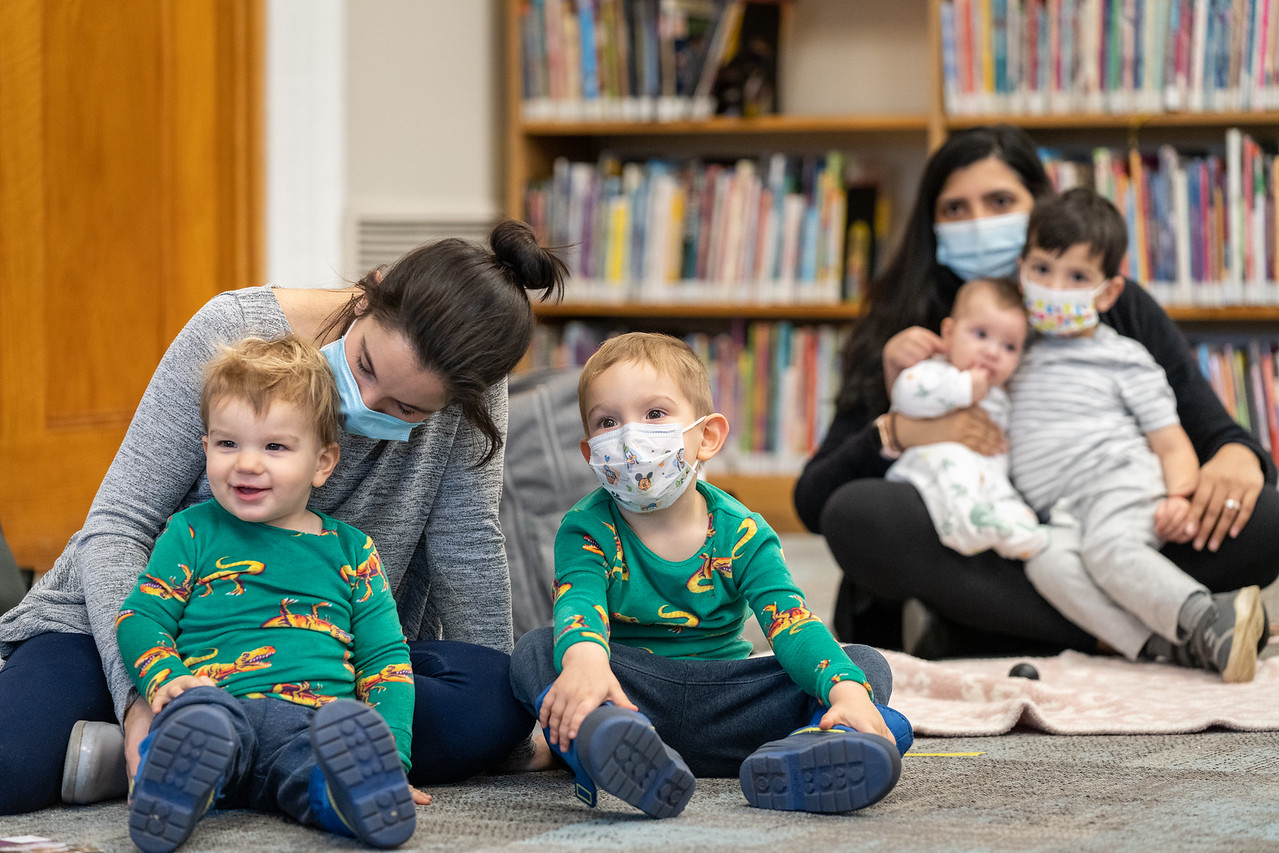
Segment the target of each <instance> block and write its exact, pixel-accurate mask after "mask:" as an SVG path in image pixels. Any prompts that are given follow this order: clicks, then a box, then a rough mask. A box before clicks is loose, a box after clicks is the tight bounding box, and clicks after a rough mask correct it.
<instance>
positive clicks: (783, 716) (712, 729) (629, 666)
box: [511, 628, 893, 777]
mask: <svg viewBox="0 0 1279 853" xmlns="http://www.w3.org/2000/svg"><path fill="white" fill-rule="evenodd" d="M553 639H554V637H553V634H552V633H551V629H550V628H538V629H536V630H534V631H530V632H529V633H527V634H525V635H524V636H523V637H520V640H519V642H518V643H516V644H515V651H514V652H513V653H512V655H511V687H512V689H513V690H514V691H515V698H516V699H518V700H519V701H520V702H521V703H522V704H523V705H524V707H525V708H527V709H528V711H529V713H531V714H532V715H533V716H534V717H536V716H537V713H538V710H539V709H538V708H537V706H536V705H535V704H534V703H535V702H536V701H537V698H538V696H540V695H541V693H542V691H543V690H545V689H546V688H547V687H549V686H550V685H551V682H553V681H555V679H556V678H557V677H558V676H559V673H558V672H556V670H555V654H554V648H553ZM844 651H845V652H847V653H848V657H849V658H850V659H851V660H852V662H853V663H855V664H857V666H858V667H860V668H861V670H862V672H864V673H865V674H866V679H867V681H868V682H869V683H870V686H871V689H872V690H874V691H875V701H876V702H878V703H880V704H882V705H887V704H888V699H889V697H890V695H891V694H892V691H893V674H892V671H891V670H890V669H889V667H888V661H886V660H884V656H883V655H881V654H880V653H879V652H878V651H876V650H875V649H873V648H871V647H870V646H859V645H847V646H844ZM611 655H612V658H611V661H610V663H611V666H612V669H613V674H614V675H616V676H617V680H618V682H620V683H621V685H622V689H623V690H624V691H626V695H627V697H629V698H630V700H631V701H632V702H634V703H635V704H636V705H638V706H639V709H640V712H641V713H642V714H644V716H646V717H648V719H649V721H650V722H651V723H652V724H653V728H655V729H656V730H657V733H658V734H659V735H661V738H662V740H663V741H664V742H665V743H666V745H667V746H669V747H670V748H671V749H673V750H675V751H676V752H678V753H679V754H680V757H681V758H683V759H684V762H685V763H686V764H688V767H689V769H690V770H692V771H693V774H694V775H695V776H719V777H724V776H727V777H735V776H737V772H738V770H739V769H740V768H741V764H742V762H743V761H744V760H745V759H746V756H748V755H750V754H751V753H752V752H754V751H755V750H756V749H758V748H759V747H761V746H763V745H764V744H765V743H767V742H768V741H770V740H777V739H779V738H783V737H786V735H788V734H790V733H791V732H793V731H794V730H795V729H797V728H800V727H801V726H806V725H808V723H809V721H810V720H812V718H813V714H814V713H815V712H816V711H817V709H818V708H821V707H822V704H821V703H820V702H818V701H817V699H816V698H815V697H813V696H810V695H808V694H807V693H805V692H804V691H803V690H802V689H801V688H800V687H799V685H797V684H796V683H795V682H794V681H793V680H792V679H791V677H790V676H789V675H787V674H786V670H784V669H782V667H781V664H779V663H778V662H777V658H775V657H773V656H771V655H767V656H762V657H752V658H745V659H743V660H700V659H693V658H668V657H662V656H661V655H655V654H653V653H651V652H646V651H641V650H639V649H634V648H631V647H630V646H624V645H621V644H620V643H614V644H613V646H612V649H611Z"/></svg>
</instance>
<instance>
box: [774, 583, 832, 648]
mask: <svg viewBox="0 0 1279 853" xmlns="http://www.w3.org/2000/svg"><path fill="white" fill-rule="evenodd" d="M792 598H794V599H796V600H797V601H798V602H799V606H798V607H789V608H787V609H786V610H778V609H777V605H776V604H765V605H764V607H763V610H764V612H765V613H769V614H772V620H771V621H770V622H769V623H768V629H767V630H766V631H764V635H765V636H766V637H767V638H768V642H769V644H770V645H771V644H772V642H773V638H774V637H776V636H777V635H778V634H781V633H782V632H783V631H788V632H790V633H792V634H794V633H795V632H796V631H798V630H799V629H800V628H802V627H804V626H805V625H807V624H808V623H810V622H820V621H821V620H820V619H818V618H817V617H816V616H814V615H813V612H812V611H811V610H809V609H808V607H806V606H805V605H804V599H802V598H800V597H799V596H797V595H796V596H792Z"/></svg>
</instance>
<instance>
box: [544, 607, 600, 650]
mask: <svg viewBox="0 0 1279 853" xmlns="http://www.w3.org/2000/svg"><path fill="white" fill-rule="evenodd" d="M584 628H586V617H585V616H583V615H582V614H580V613H578V614H575V615H574V616H573V618H572V619H570V620H569V622H568V624H567V625H565V626H564V628H563V630H561V631H560V632H559V633H558V634H556V635H555V639H556V640H557V641H558V640H559V638H560V637H563V636H564V635H565V634H567V633H568V632H569V631H581V637H582V638H583V639H589V640H599V641H600V642H601V643H603V644H604V647H605V648H608V637H604V636H601V635H600V634H598V633H596V632H595V631H586V630H583V629H584Z"/></svg>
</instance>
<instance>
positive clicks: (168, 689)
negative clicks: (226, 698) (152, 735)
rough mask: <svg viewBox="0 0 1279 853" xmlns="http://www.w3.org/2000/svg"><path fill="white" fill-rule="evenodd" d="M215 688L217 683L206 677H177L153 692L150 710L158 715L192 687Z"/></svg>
mask: <svg viewBox="0 0 1279 853" xmlns="http://www.w3.org/2000/svg"><path fill="white" fill-rule="evenodd" d="M217 686H218V683H217V682H216V681H214V680H213V679H212V678H209V677H208V676H207V675H201V676H198V677H197V676H194V675H179V676H178V677H177V678H175V679H173V680H172V681H170V682H167V683H166V684H165V685H164V686H163V687H161V688H160V689H159V690H157V691H156V692H155V696H154V697H153V698H152V699H151V710H152V711H154V712H155V713H157V714H158V713H160V712H161V711H163V710H164V706H165V705H168V704H169V703H170V702H172V701H173V700H174V699H176V698H178V697H179V696H181V695H182V694H183V693H186V692H187V691H188V690H190V689H191V688H192V687H217Z"/></svg>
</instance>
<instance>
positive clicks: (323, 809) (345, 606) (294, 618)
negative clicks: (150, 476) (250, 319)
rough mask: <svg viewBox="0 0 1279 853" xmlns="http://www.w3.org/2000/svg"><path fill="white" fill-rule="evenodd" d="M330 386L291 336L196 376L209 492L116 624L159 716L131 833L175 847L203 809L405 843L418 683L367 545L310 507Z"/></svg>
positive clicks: (332, 408)
mask: <svg viewBox="0 0 1279 853" xmlns="http://www.w3.org/2000/svg"><path fill="white" fill-rule="evenodd" d="M339 411H340V404H339V400H338V391H337V385H336V383H335V380H334V378H333V374H332V372H331V370H330V369H329V366H328V363H327V362H326V360H325V358H324V356H323V354H321V353H320V351H319V350H318V349H316V348H315V347H314V346H313V345H312V344H310V343H308V342H307V341H305V340H303V339H301V338H298V337H296V336H293V335H289V336H286V337H284V338H280V339H278V340H274V341H264V340H261V339H258V338H246V339H244V340H242V341H240V342H238V343H236V344H235V345H233V346H229V347H225V348H224V349H223V350H222V351H221V352H220V353H219V354H218V355H216V356H215V357H214V358H213V359H212V360H211V361H210V362H209V363H208V364H207V365H206V367H205V373H204V384H203V390H202V395H201V401H200V415H201V419H202V421H203V425H204V430H205V436H204V439H203V442H204V450H205V460H206V465H205V471H206V474H207V476H208V484H209V487H210V489H211V491H212V493H213V499H212V500H209V501H206V502H204V503H201V504H196V505H195V506H192V507H190V508H188V509H186V510H183V511H182V512H179V513H176V514H175V515H174V516H173V517H172V518H171V519H169V524H168V526H167V528H166V529H165V531H164V532H163V533H162V534H161V535H160V537H159V538H158V539H157V540H156V543H155V549H154V550H153V552H152V554H151V557H150V559H149V560H148V562H147V567H146V569H145V570H144V571H143V573H142V576H141V577H140V578H139V579H138V585H137V586H136V587H135V588H134V591H133V592H132V593H131V594H130V595H129V596H128V597H127V598H126V599H125V600H124V604H123V606H122V607H121V610H120V615H119V617H118V618H117V619H116V634H117V638H118V640H119V643H120V652H121V656H122V657H123V659H124V662H125V665H126V666H127V667H128V668H129V675H130V677H131V678H132V679H133V682H134V684H135V685H136V686H137V688H138V690H139V691H140V692H141V693H142V694H143V696H145V697H146V699H147V701H148V702H149V703H150V704H151V709H152V711H153V712H155V713H156V714H157V716H156V717H155V719H154V720H153V721H152V724H151V732H150V734H149V735H148V736H147V738H146V740H145V741H143V743H142V748H141V752H142V762H141V764H140V766H139V768H138V772H137V775H136V777H135V782H134V786H133V790H132V793H131V797H130V809H129V834H130V836H131V837H132V838H133V841H134V843H135V844H137V845H138V847H139V848H141V849H142V850H145V851H148V853H156V851H169V850H174V849H176V848H177V847H179V846H180V845H181V844H183V843H184V842H185V841H186V840H187V838H188V837H190V834H191V832H192V830H193V829H194V828H195V824H196V823H197V822H198V821H199V819H200V818H201V817H202V816H203V815H204V813H205V811H206V810H207V809H208V808H209V807H210V806H212V805H214V804H218V805H222V806H226V807H241V808H243V807H249V808H255V809H259V810H263V811H279V812H284V813H285V814H288V815H289V816H291V817H293V818H294V819H295V820H298V821H300V822H302V823H307V824H311V825H315V826H320V827H323V828H325V829H328V830H330V831H332V832H336V833H339V834H343V835H353V836H356V837H358V838H360V839H361V840H362V841H364V842H365V843H367V844H372V845H375V846H378V847H393V846H397V845H399V844H401V843H403V842H404V841H405V840H407V839H408V838H409V837H410V836H411V835H412V834H413V829H414V826H415V821H416V813H415V809H414V802H415V801H417V802H429V798H427V797H426V795H424V794H421V793H419V792H417V791H414V790H413V789H411V788H410V787H409V784H408V779H407V777H406V775H405V774H406V772H407V770H408V767H409V749H410V736H411V726H412V718H413V700H414V691H413V672H412V669H411V667H410V664H409V653H408V646H407V644H406V643H405V641H404V634H403V632H402V630H401V628H400V623H399V619H398V616H397V614H396V608H395V601H394V600H393V598H392V596H391V592H390V587H389V584H388V583H387V579H386V575H385V574H384V573H383V571H382V567H381V561H380V560H379V558H378V553H377V549H376V548H375V547H374V545H373V541H372V539H370V538H369V537H368V536H367V535H365V534H364V533H362V532H360V531H359V530H356V529H355V528H354V527H352V526H350V525H348V524H344V523H343V522H340V521H338V520H336V519H334V518H331V517H329V516H327V515H325V514H323V513H319V512H313V511H311V510H309V509H308V508H307V501H308V500H309V499H310V496H311V490H312V488H318V487H319V486H322V485H323V484H324V482H325V481H326V480H327V479H328V477H329V475H330V474H332V472H333V469H334V467H335V466H336V465H337V462H338V455H339V450H338V444H337V436H338V429H339V425H338V423H339V422H338V418H339Z"/></svg>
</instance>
